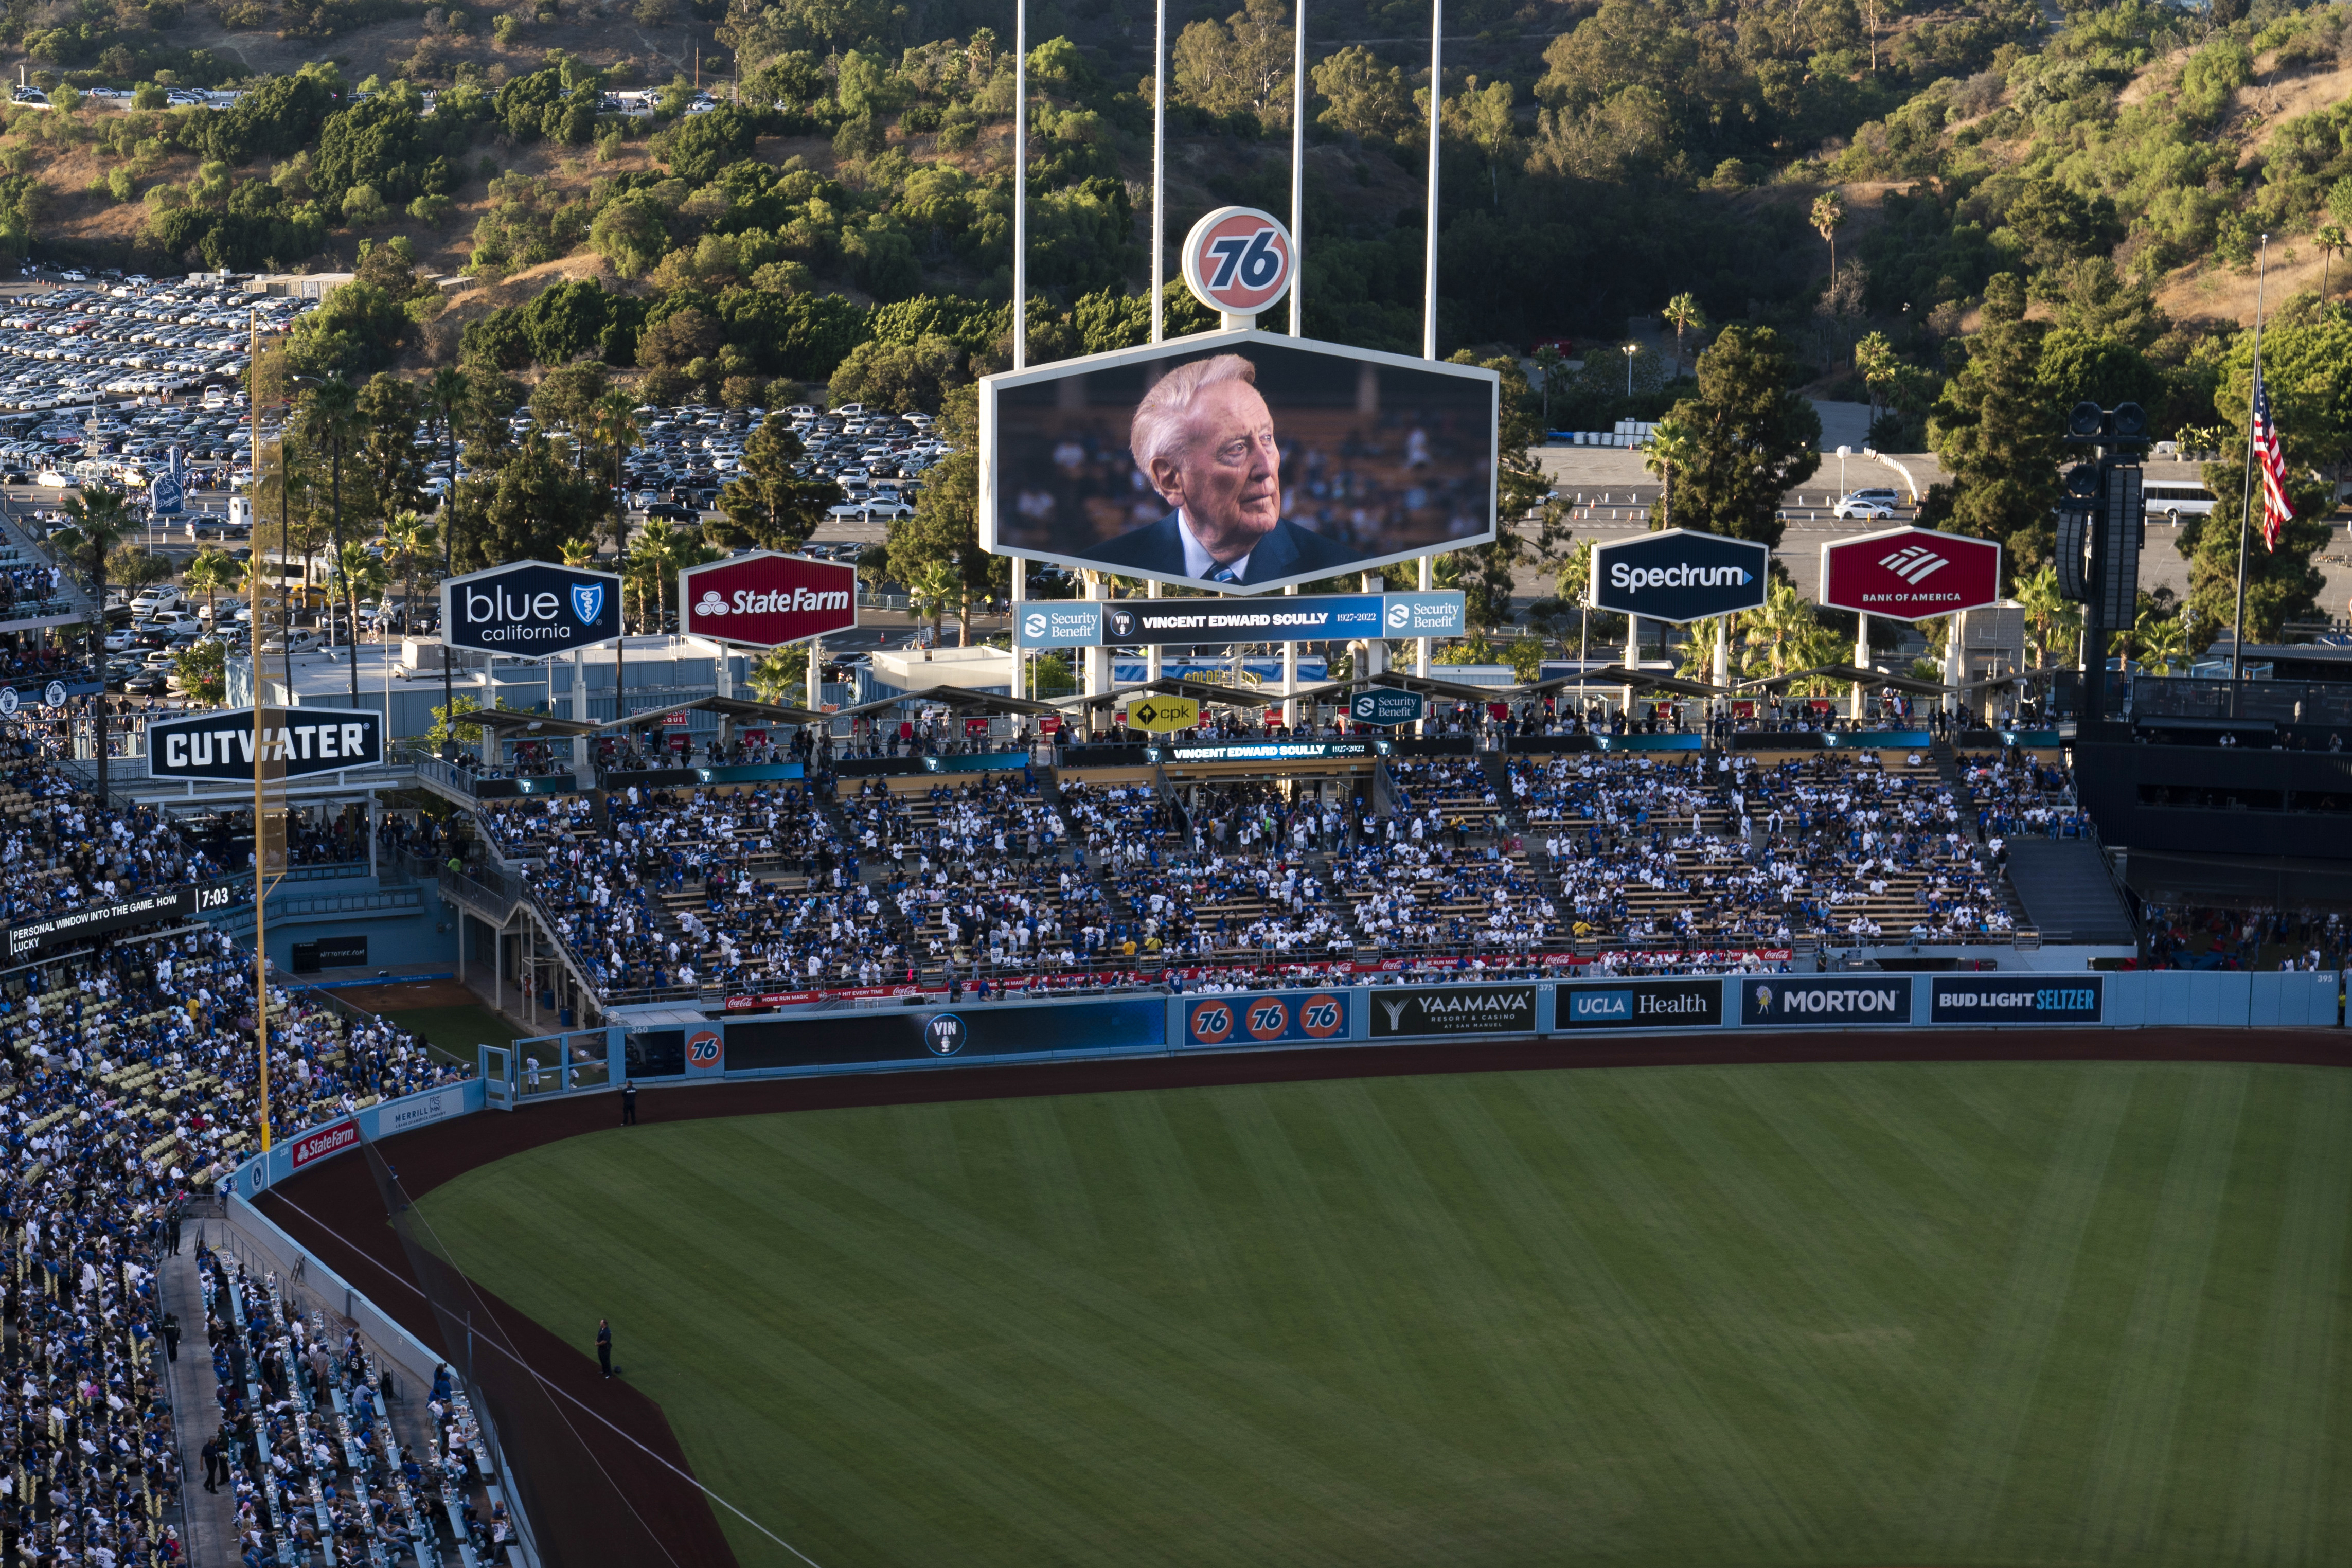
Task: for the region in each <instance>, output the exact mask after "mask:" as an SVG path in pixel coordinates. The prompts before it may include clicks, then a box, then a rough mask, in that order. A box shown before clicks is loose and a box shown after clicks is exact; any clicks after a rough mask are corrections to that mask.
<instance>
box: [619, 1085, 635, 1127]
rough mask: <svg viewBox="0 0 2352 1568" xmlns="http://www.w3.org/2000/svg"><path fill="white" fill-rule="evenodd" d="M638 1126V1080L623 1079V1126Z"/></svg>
mask: <svg viewBox="0 0 2352 1568" xmlns="http://www.w3.org/2000/svg"><path fill="white" fill-rule="evenodd" d="M636 1124H637V1080H636V1079H633V1078H627V1079H622V1080H621V1125H622V1126H624V1127H635V1125H636Z"/></svg>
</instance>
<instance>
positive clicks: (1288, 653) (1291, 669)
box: [1282, 583, 1298, 730]
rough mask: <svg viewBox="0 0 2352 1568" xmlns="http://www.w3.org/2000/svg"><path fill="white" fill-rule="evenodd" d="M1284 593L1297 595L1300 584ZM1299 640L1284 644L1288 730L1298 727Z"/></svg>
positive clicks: (1284, 706)
mask: <svg viewBox="0 0 2352 1568" xmlns="http://www.w3.org/2000/svg"><path fill="white" fill-rule="evenodd" d="M1283 593H1284V594H1286V595H1289V596H1291V597H1294V598H1295V597H1297V594H1298V584H1296V583H1294V584H1291V585H1290V586H1289V587H1287V588H1285V589H1284V590H1283ZM1297 690H1298V641H1297V638H1296V637H1294V638H1292V639H1291V640H1290V641H1288V642H1286V643H1284V644H1283V645H1282V724H1283V728H1285V729H1286V730H1296V729H1297V728H1298V700H1297Z"/></svg>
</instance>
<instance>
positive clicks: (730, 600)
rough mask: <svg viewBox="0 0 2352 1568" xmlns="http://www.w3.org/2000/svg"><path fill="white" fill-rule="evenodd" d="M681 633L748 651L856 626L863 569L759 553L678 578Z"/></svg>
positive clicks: (696, 569)
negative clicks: (859, 573) (859, 571)
mask: <svg viewBox="0 0 2352 1568" xmlns="http://www.w3.org/2000/svg"><path fill="white" fill-rule="evenodd" d="M677 588H678V603H679V604H680V605H684V606H685V610H686V614H685V617H684V621H683V624H682V625H681V626H680V627H679V629H680V630H682V631H684V632H685V633H686V634H687V635H688V636H689V637H713V638H716V639H717V640H719V641H720V642H730V643H741V644H743V645H745V646H746V647H782V646H783V645H784V644H786V643H796V642H800V641H803V639H805V638H808V637H823V636H824V634H825V633H827V632H839V631H847V630H848V629H849V628H851V627H852V626H856V624H857V568H856V567H855V566H849V565H845V564H843V563H839V562H835V561H813V560H811V559H809V558H808V557H807V556H804V555H785V554H782V553H781V552H776V551H772V550H757V551H753V552H751V553H750V554H746V555H737V556H734V557H731V558H730V559H729V560H725V561H713V562H711V563H709V564H708V565H703V566H689V567H688V568H687V569H686V570H685V571H683V572H681V573H679V574H677Z"/></svg>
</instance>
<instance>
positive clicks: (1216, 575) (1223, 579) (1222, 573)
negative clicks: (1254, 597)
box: [1201, 562, 1242, 583]
mask: <svg viewBox="0 0 2352 1568" xmlns="http://www.w3.org/2000/svg"><path fill="white" fill-rule="evenodd" d="M1201 575H1202V576H1203V577H1206V578H1207V579H1208V580H1209V581H1210V582H1212V583H1238V582H1240V581H1241V580H1242V577H1241V574H1240V573H1238V572H1236V571H1234V569H1233V568H1232V567H1230V566H1220V565H1217V564H1216V563H1214V562H1212V563H1210V564H1209V569H1208V570H1207V571H1206V572H1203V573H1202V574H1201Z"/></svg>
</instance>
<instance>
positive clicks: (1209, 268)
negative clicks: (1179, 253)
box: [1184, 207, 1298, 316]
mask: <svg viewBox="0 0 2352 1568" xmlns="http://www.w3.org/2000/svg"><path fill="white" fill-rule="evenodd" d="M1297 264H1298V263H1297V251H1296V249H1295V248H1294V247H1292V245H1291V243H1290V231H1289V230H1288V229H1286V228H1285V227H1284V226H1282V220H1281V219H1279V218H1277V217H1276V216H1274V215H1273V214H1272V213H1268V212H1261V211H1259V210H1258V209H1257V208H1256V207H1219V208H1218V209H1217V210H1216V211H1214V212H1213V213H1211V214H1209V215H1208V216H1205V217H1203V218H1202V220H1201V221H1200V222H1198V223H1196V224H1194V225H1193V226H1192V233H1190V234H1188V235H1186V236H1185V237H1184V281H1185V283H1186V284H1187V285H1188V286H1189V287H1190V288H1191V289H1192V295H1193V298H1195V299H1197V300H1200V301H1201V303H1202V304H1203V305H1206V306H1208V307H1209V309H1211V310H1216V311H1219V312H1221V313H1223V314H1224V315H1229V316H1255V315H1256V314H1257V313H1258V312H1259V311H1261V310H1265V308H1266V307H1267V306H1268V305H1271V304H1273V303H1274V302H1275V301H1276V300H1279V299H1281V298H1282V296H1283V295H1284V293H1286V291H1287V290H1288V289H1289V288H1290V277H1291V270H1292V268H1295V267H1297Z"/></svg>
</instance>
